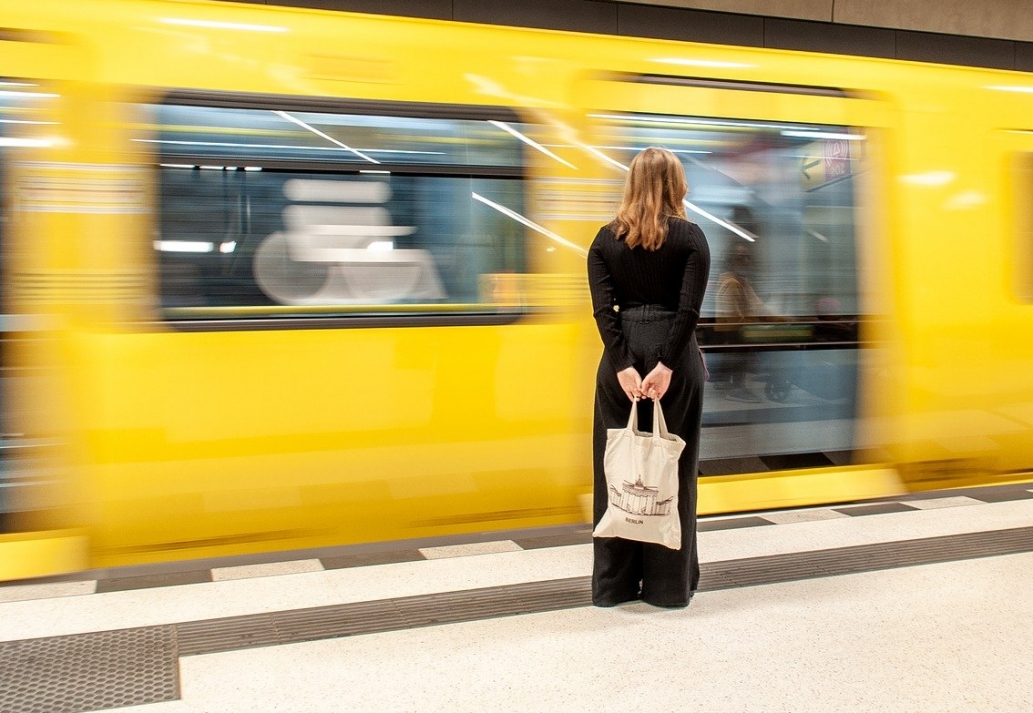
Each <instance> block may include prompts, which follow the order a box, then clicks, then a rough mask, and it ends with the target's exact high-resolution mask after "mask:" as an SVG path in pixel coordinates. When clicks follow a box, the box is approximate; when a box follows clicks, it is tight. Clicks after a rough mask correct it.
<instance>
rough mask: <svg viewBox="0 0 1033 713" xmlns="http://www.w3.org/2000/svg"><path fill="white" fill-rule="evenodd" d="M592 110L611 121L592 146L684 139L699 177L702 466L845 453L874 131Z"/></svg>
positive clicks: (621, 155) (695, 215) (806, 463)
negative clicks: (860, 199) (705, 370)
mask: <svg viewBox="0 0 1033 713" xmlns="http://www.w3.org/2000/svg"><path fill="white" fill-rule="evenodd" d="M593 118H594V119H595V120H596V121H598V122H600V123H601V125H602V127H603V128H602V132H603V133H602V135H601V137H602V140H601V141H600V142H599V145H598V146H597V147H596V148H597V149H598V150H600V151H603V152H605V153H606V154H607V155H608V156H609V157H611V158H613V159H615V160H616V162H618V163H621V164H624V165H627V163H628V162H630V160H631V158H632V156H633V155H634V154H635V153H637V152H638V151H640V150H642V149H643V148H645V147H647V146H663V147H665V148H667V149H670V150H671V151H674V152H675V154H676V155H677V156H678V157H679V158H680V159H681V161H682V164H683V166H684V167H685V172H686V175H687V177H688V181H689V186H690V193H689V195H688V197H687V199H686V208H687V214H688V216H689V219H690V220H693V221H694V222H697V223H699V225H700V226H701V227H702V228H703V230H704V232H705V233H706V235H707V238H708V240H709V242H710V248H711V253H712V268H711V270H712V271H711V275H710V286H709V289H708V291H707V297H706V301H705V302H704V305H703V314H702V319H701V324H700V328H699V330H698V336H699V341H700V344H701V345H702V346H703V348H704V349H705V352H706V361H707V365H708V367H709V369H710V373H711V376H710V382H709V384H708V386H707V389H706V390H705V404H704V426H705V428H706V432H705V435H704V437H703V440H702V446H701V448H702V451H701V454H700V455H701V469H702V472H703V473H704V474H723V473H734V472H744V471H751V470H763V469H764V468H766V467H770V468H776V467H777V468H779V469H781V468H792V467H793V466H794V464H795V465H798V466H799V467H810V466H818V465H829V464H831V463H842V462H849V460H850V458H851V455H850V454H851V451H853V450H854V449H855V448H856V442H855V437H854V423H855V418H856V405H857V398H856V394H857V381H858V376H859V371H860V370H861V369H863V366H862V365H860V364H859V359H860V358H861V357H862V355H863V352H862V351H861V350H859V349H858V348H857V346H858V321H859V319H858V318H859V312H860V307H859V300H858V288H857V256H856V252H857V244H856V242H857V241H856V234H857V232H856V219H857V215H858V214H859V211H861V210H862V209H863V206H859V205H857V203H856V196H857V195H860V192H859V191H857V186H856V185H855V184H856V182H857V180H858V176H859V175H861V174H862V173H863V169H864V166H865V160H864V159H865V134H864V133H862V132H860V131H858V130H855V129H852V128H849V127H844V126H816V125H812V124H793V123H783V122H768V121H748V120H724V119H713V118H696V117H679V116H663V115H651V114H596V115H593ZM757 456H759V457H757ZM765 459H767V460H765Z"/></svg>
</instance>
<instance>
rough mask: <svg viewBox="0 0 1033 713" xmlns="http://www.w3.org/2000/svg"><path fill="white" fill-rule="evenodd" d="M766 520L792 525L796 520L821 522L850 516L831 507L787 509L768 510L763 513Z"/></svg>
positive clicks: (777, 523)
mask: <svg viewBox="0 0 1033 713" xmlns="http://www.w3.org/2000/svg"><path fill="white" fill-rule="evenodd" d="M761 517H763V518H764V519H765V520H767V521H769V522H773V523H775V524H776V525H790V524H792V523H795V522H819V521H821V520H839V519H841V518H844V517H850V516H849V515H847V514H846V513H842V512H836V511H835V510H833V509H831V508H817V509H811V510H785V511H783V512H766V513H764V514H763V515H761Z"/></svg>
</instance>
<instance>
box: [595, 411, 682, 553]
mask: <svg viewBox="0 0 1033 713" xmlns="http://www.w3.org/2000/svg"><path fill="white" fill-rule="evenodd" d="M684 448H685V441H683V440H682V439H681V438H679V437H678V436H676V435H674V434H672V433H669V432H668V430H667V423H666V422H665V421H664V413H663V410H662V409H661V408H660V402H659V401H654V402H653V433H652V434H649V433H642V432H641V431H639V430H638V400H637V399H636V400H635V401H634V402H633V403H632V405H631V416H630V417H629V418H628V425H627V427H626V428H610V429H607V431H606V452H605V454H604V455H603V471H604V473H605V475H606V491H607V496H608V503H607V506H606V512H605V513H604V514H603V517H602V519H601V520H600V521H599V525H598V527H596V528H595V530H594V531H593V532H592V535H593V536H594V537H623V538H624V539H626V540H638V541H639V542H655V543H658V544H661V545H664V546H665V547H670V548H671V549H672V550H680V549H681V520H679V519H678V457H679V456H680V455H681V452H682V450H683V449H684Z"/></svg>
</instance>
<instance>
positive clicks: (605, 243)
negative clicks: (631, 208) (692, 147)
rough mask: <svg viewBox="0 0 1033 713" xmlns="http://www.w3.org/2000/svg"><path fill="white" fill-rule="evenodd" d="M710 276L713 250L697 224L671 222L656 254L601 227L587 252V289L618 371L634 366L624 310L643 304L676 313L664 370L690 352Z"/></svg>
mask: <svg viewBox="0 0 1033 713" xmlns="http://www.w3.org/2000/svg"><path fill="white" fill-rule="evenodd" d="M709 276H710V247H709V246H708V245H707V238H706V236H705V235H703V231H702V230H701V229H700V227H699V226H698V225H696V224H695V223H690V222H689V221H687V220H683V219H681V218H671V219H670V220H669V221H668V223H667V239H666V240H665V241H664V243H663V245H661V246H660V247H659V248H658V249H656V250H645V249H644V248H642V247H641V246H638V247H635V248H628V246H627V245H626V244H625V243H624V241H623V240H618V239H617V238H616V236H615V235H614V233H613V230H612V229H611V228H610V226H608V225H606V226H603V227H602V228H600V229H599V233H598V234H597V235H596V236H595V240H593V241H592V246H591V247H590V248H589V249H588V286H589V289H590V290H591V291H592V309H593V311H594V314H595V321H596V324H597V325H598V326H599V334H600V336H602V339H603V347H604V349H605V350H606V352H607V355H608V356H609V358H610V361H611V363H612V364H613V366H614V368H615V369H616V370H617V371H621V370H623V369H626V368H628V367H629V366H633V365H634V363H635V358H634V356H633V355H632V354H631V351H630V350H629V349H628V345H627V344H626V343H625V341H624V333H623V332H622V331H621V325H620V311H619V310H624V309H628V308H631V307H639V306H642V305H658V306H660V307H663V308H664V309H668V310H670V311H672V312H677V317H676V318H675V321H674V324H673V325H672V327H671V333H670V337H669V338H668V340H667V344H666V345H665V347H664V350H663V353H662V354H661V357H660V361H662V362H663V363H664V365H666V366H670V365H671V364H674V363H675V358H674V355H675V354H679V353H680V352H682V351H684V350H685V349H686V348H687V347H688V345H689V340H690V339H691V338H692V333H693V331H694V330H695V329H696V323H697V322H698V321H699V310H700V305H701V304H702V303H703V293H704V292H706V289H707V279H708V278H709ZM615 307H616V308H617V309H615ZM643 376H644V374H643Z"/></svg>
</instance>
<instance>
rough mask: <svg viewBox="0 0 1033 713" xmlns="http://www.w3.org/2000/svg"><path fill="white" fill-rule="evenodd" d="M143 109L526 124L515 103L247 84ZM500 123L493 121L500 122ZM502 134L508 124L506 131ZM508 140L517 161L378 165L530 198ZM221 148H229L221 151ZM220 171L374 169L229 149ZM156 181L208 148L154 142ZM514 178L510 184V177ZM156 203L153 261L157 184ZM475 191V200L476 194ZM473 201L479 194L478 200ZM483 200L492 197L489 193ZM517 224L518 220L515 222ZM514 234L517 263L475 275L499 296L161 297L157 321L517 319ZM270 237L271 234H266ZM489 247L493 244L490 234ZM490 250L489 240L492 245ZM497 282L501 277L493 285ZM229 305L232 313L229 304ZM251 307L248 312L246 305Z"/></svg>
mask: <svg viewBox="0 0 1033 713" xmlns="http://www.w3.org/2000/svg"><path fill="white" fill-rule="evenodd" d="M141 105H142V106H143V107H144V108H146V109H151V110H153V109H154V108H156V107H186V108H191V107H197V108H203V109H207V108H214V109H220V108H221V109H244V110H250V111H261V112H264V111H274V112H275V111H278V112H294V113H301V114H308V113H313V114H323V115H338V116H342V117H346V116H353V117H370V118H373V117H378V118H384V119H388V120H395V119H399V120H404V119H412V120H417V121H419V120H429V121H433V120H447V121H452V122H478V121H481V122H493V123H496V124H504V125H505V126H510V127H511V126H512V125H513V124H518V125H519V124H523V123H526V120H524V119H523V118H522V117H521V116H520V115H519V114H518V113H517V111H516V110H515V109H513V108H510V107H501V106H488V105H463V104H450V103H418V102H397V101H379V100H377V101H372V100H360V99H347V98H341V99H338V98H329V97H297V96H289V95H275V94H274V95H270V94H254V93H231V92H211V91H198V90H175V91H171V92H168V93H167V94H165V95H164V96H162V97H159V98H157V99H156V100H153V101H150V102H142V103H141ZM501 130H502V129H500V131H501ZM503 133H508V132H507V131H503ZM507 140H509V141H510V142H511V143H513V144H514V148H515V150H516V152H515V154H514V155H515V161H514V162H513V165H503V164H502V162H499V163H498V165H478V164H476V163H472V162H471V163H469V164H465V165H464V164H457V163H451V164H437V165H435V164H431V163H418V162H415V161H408V162H380V163H381V165H378V166H376V167H375V168H376V173H380V172H389V174H390V176H392V177H395V176H397V177H399V178H403V179H412V180H414V181H418V180H421V179H446V180H447V179H468V180H471V181H473V180H488V181H494V182H496V184H497V185H499V186H510V187H511V188H512V187H513V186H515V189H514V190H516V191H517V192H518V194H519V196H520V197H521V201H524V202H526V201H527V200H528V197H529V191H528V188H527V181H528V179H529V171H530V169H529V165H528V159H527V155H526V151H525V146H524V143H523V141H522V140H520V139H519V138H518V137H515V136H510V137H509V138H508V139H507ZM227 153H228V152H227ZM217 160H218V163H219V165H220V166H222V167H223V168H224V170H233V171H234V172H240V171H245V170H254V169H256V168H260V169H262V170H265V171H269V172H276V173H282V174H304V173H310V174H311V173H316V174H320V175H322V174H326V175H333V176H335V177H342V176H359V175H360V174H367V173H373V172H374V171H371V170H369V166H368V164H361V163H343V162H330V161H320V160H312V159H306V160H296V159H291V160H286V161H284V160H276V159H272V158H268V157H266V158H262V159H259V160H256V159H254V158H249V157H239V156H237V157H234V156H230V155H226V156H222V157H220V158H218V159H217ZM152 162H153V167H154V169H155V171H156V180H157V181H158V182H159V184H160V182H161V180H162V179H161V176H160V172H161V171H163V170H172V168H173V167H175V168H180V169H182V168H184V167H186V166H187V165H191V166H193V168H194V169H200V168H201V166H203V165H205V163H206V162H208V163H212V158H211V156H210V155H204V153H203V152H198V153H197V155H190V154H184V153H183V152H177V153H175V154H174V155H173V154H171V153H169V152H163V151H161V149H158V150H156V151H155V152H154V153H153V155H152ZM510 182H512V183H510ZM155 192H156V205H157V216H158V225H157V226H156V232H157V234H158V237H157V238H156V239H155V250H154V253H155V261H156V264H157V263H158V262H159V261H160V260H161V259H162V258H161V256H160V253H161V250H160V248H159V247H158V246H159V243H158V241H160V240H161V239H162V238H161V227H160V224H161V220H162V216H163V215H164V210H165V205H166V201H165V199H164V196H162V189H161V186H160V185H158V186H156V189H155ZM474 198H475V199H477V196H476V194H475V195H474ZM477 200H480V199H477ZM480 202H482V203H486V204H487V205H489V206H492V201H490V200H481V201H480ZM495 210H496V211H498V212H499V213H500V214H501V215H506V212H504V207H503V208H495ZM515 222H517V223H519V221H515ZM514 230H518V232H517V233H516V237H512V236H511V237H510V238H509V240H510V242H514V243H515V247H514V248H513V250H511V251H510V253H511V254H512V255H515V256H516V257H515V260H516V266H517V267H518V268H519V270H518V271H513V270H503V271H502V272H501V273H498V274H495V273H490V272H485V273H478V281H481V280H485V279H486V280H487V287H486V288H485V287H483V286H479V287H478V290H479V291H483V290H485V289H486V290H488V291H492V292H495V293H498V294H502V295H503V299H501V300H497V301H494V302H492V301H487V300H478V301H473V302H468V303H459V304H457V303H450V302H427V303H425V304H424V303H419V302H409V303H397V304H393V303H390V302H386V301H385V302H381V303H373V302H368V303H362V304H354V305H347V304H327V305H315V306H310V308H308V309H305V308H298V307H297V306H291V305H270V306H266V307H265V308H258V309H250V310H249V308H248V306H247V305H241V306H238V307H235V308H234V307H229V308H226V309H221V310H220V309H218V308H215V309H212V308H206V307H197V308H193V307H175V306H172V307H170V306H167V305H165V304H160V305H159V308H158V311H159V315H160V317H159V319H160V321H161V322H162V323H163V324H165V325H167V326H170V327H171V328H174V329H176V330H178V331H250V330H280V329H348V328H377V327H410V326H412V327H431V326H481V325H503V324H510V323H513V322H516V321H518V320H520V319H521V318H522V317H524V316H525V315H527V314H528V313H530V312H532V311H533V306H530V305H528V304H526V303H525V302H524V300H522V299H520V287H519V285H520V278H521V277H523V276H524V275H525V274H528V273H529V272H530V267H529V263H530V257H529V254H528V253H529V235H528V230H527V228H526V227H525V226H523V225H521V226H520V227H519V228H514ZM267 237H268V236H267ZM493 246H494V247H497V245H495V244H494V243H493ZM493 249H494V248H493ZM493 281H497V282H498V283H499V284H495V282H493ZM156 283H157V285H158V297H159V302H161V303H164V301H165V284H164V281H163V279H161V278H160V277H159V279H158V280H157V281H156ZM234 310H236V313H234ZM248 311H251V312H252V314H246V312H248Z"/></svg>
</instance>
